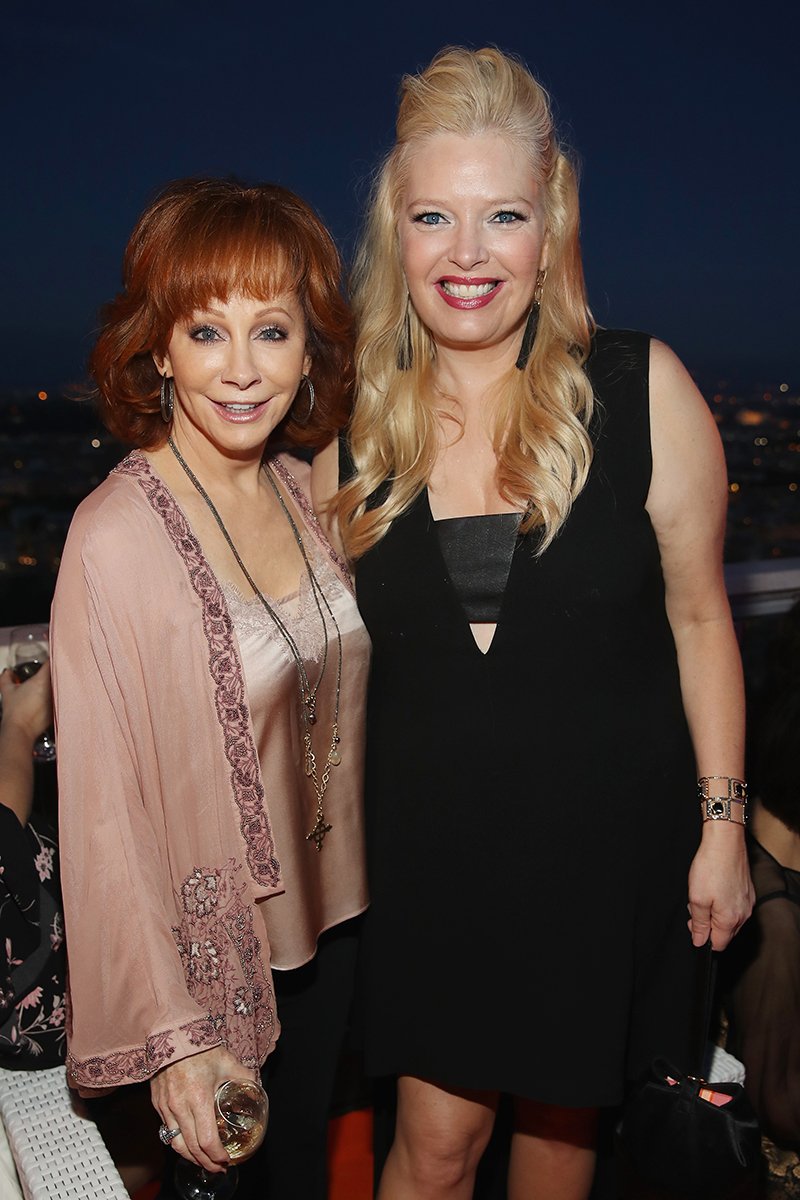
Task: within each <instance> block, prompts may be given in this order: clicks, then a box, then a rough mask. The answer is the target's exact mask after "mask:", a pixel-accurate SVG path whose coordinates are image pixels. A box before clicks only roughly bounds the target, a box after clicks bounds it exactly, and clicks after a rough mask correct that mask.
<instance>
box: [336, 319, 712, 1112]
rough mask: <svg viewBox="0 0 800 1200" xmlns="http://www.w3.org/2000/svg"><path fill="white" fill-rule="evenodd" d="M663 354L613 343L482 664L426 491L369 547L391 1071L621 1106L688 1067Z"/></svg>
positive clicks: (377, 911) (375, 952)
mask: <svg viewBox="0 0 800 1200" xmlns="http://www.w3.org/2000/svg"><path fill="white" fill-rule="evenodd" d="M648 358H649V339H648V338H647V337H646V335H644V334H636V333H629V332H606V331H601V332H598V334H597V336H596V339H595V345H594V351H593V354H592V356H591V359H590V361H589V363H588V364H587V370H588V373H589V376H590V378H591V380H592V383H593V385H594V388H595V391H596V394H597V398H598V402H599V403H598V411H597V415H596V417H595V420H594V424H593V429H592V435H593V440H594V443H595V456H594V461H593V464H592V469H591V472H590V476H589V480H588V482H587V485H586V487H585V488H584V490H583V492H582V494H581V495H580V496H579V497H578V499H577V501H576V503H575V505H574V506H573V510H572V513H571V515H570V517H569V519H568V521H567V522H566V524H565V526H564V528H563V529H562V530H561V532H560V534H559V536H558V537H557V538H556V539H555V541H554V542H553V543H552V544H551V546H550V547H549V548H548V549H547V551H546V552H545V553H544V554H542V555H541V556H539V557H536V556H535V554H534V553H533V549H534V543H533V541H532V540H531V539H526V538H523V539H520V543H521V544H520V546H519V547H518V549H517V551H516V553H515V554H514V556H513V559H512V564H511V569H510V572H509V577H508V582H507V585H506V588H505V592H504V595H503V600H502V605H501V609H500V613H499V618H498V622H497V629H496V631H495V634H494V639H493V641H492V644H491V647H490V649H489V651H488V652H487V653H486V654H482V653H481V651H480V650H479V649H478V647H477V645H476V643H475V641H474V639H473V637H472V633H471V631H470V628H469V623H468V621H467V618H466V616H465V614H464V611H463V609H462V606H461V603H460V600H459V597H458V595H457V594H456V590H455V589H454V587H453V584H452V581H451V579H450V576H449V573H448V570H447V568H446V566H445V562H444V559H443V556H442V553H441V549H440V546H439V538H438V534H437V531H436V524H435V523H434V522H433V520H432V517H431V512H430V507H429V504H428V499H427V493H425V492H423V493H422V494H421V495H420V496H419V497H418V498H417V499H416V501H415V502H414V504H413V505H412V506H411V507H410V508H409V510H408V511H407V512H406V513H405V514H403V516H401V517H400V518H398V519H397V520H396V521H395V522H394V523H393V525H392V527H391V529H390V530H389V532H388V533H387V535H386V536H385V537H384V538H383V539H382V540H381V541H380V542H378V543H377V544H376V545H375V546H374V547H372V548H371V550H370V551H369V552H368V553H367V554H366V555H365V556H364V557H363V558H362V560H361V561H360V563H359V564H358V568H357V592H358V599H359V605H360V607H361V611H362V614H363V616H364V619H365V622H366V625H367V628H368V631H369V633H370V637H371V638H372V643H373V666H372V681H371V689H370V695H369V711H368V737H367V834H368V854H369V867H370V890H371V895H372V907H371V910H370V915H369V917H368V921H367V931H366V939H365V940H366V946H365V953H364V964H365V965H364V988H365V991H364V1011H365V1017H366V1054H367V1064H368V1068H369V1070H370V1071H371V1072H372V1073H374V1074H391V1073H395V1072H401V1073H410V1074H417V1075H421V1076H424V1077H427V1078H434V1079H438V1080H441V1081H443V1082H446V1083H449V1084H451V1085H453V1086H462V1087H473V1088H499V1089H500V1090H502V1091H507V1092H512V1093H514V1094H518V1095H523V1096H530V1097H533V1098H536V1099H540V1100H543V1101H547V1102H550V1103H557V1104H567V1105H595V1104H613V1103H616V1102H617V1101H618V1100H619V1098H620V1096H621V1093H622V1089H623V1083H624V1078H625V1075H626V1074H637V1073H638V1072H639V1071H640V1070H642V1069H643V1068H644V1067H645V1066H646V1064H647V1062H648V1061H649V1059H650V1058H651V1057H653V1056H654V1055H656V1054H666V1055H671V1056H673V1057H674V1058H676V1059H677V1061H679V1062H680V1061H683V1060H684V1054H685V1053H686V1051H687V1049H688V1046H687V1041H688V1010H689V1006H690V1003H691V998H692V995H693V988H692V986H691V980H692V975H693V970H694V961H693V957H692V952H691V946H690V940H689V937H688V933H687V930H686V875H687V871H688V867H689V864H690V861H691V857H692V854H693V851H694V848H695V846H696V844H697V840H698V836H699V819H698V812H697V805H696V804H695V802H694V781H695V769H694V762H693V754H692V748H691V743H690V740H689V734H688V729H687V726H686V721H685V718H684V715H683V709H682V704H681V695H680V687H679V679H678V670H677V659H676V654H675V647H674V643H673V639H672V634H671V630H670V627H669V623H668V621H667V617H666V611H665V605H664V587H663V579H662V575H661V566H660V558H659V553H658V546H657V543H656V540H655V536H654V533H653V529H652V526H651V524H650V520H649V518H648V515H647V513H646V511H645V509H644V503H645V500H646V497H647V491H648V487H649V480H650V473H651V451H650V426H649V408H648V386H647V380H648Z"/></svg>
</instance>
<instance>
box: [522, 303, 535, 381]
mask: <svg viewBox="0 0 800 1200" xmlns="http://www.w3.org/2000/svg"><path fill="white" fill-rule="evenodd" d="M538 328H539V301H538V300H534V302H533V304H532V305H531V311H530V312H529V313H528V319H527V321H526V322H525V329H524V331H523V334H522V345H521V346H520V348H519V358H518V359H517V370H518V371H524V370H525V368H526V367H527V365H528V359H529V358H530V356H531V350H532V349H533V343H534V340H535V338H536V330H537V329H538Z"/></svg>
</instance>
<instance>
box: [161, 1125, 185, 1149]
mask: <svg viewBox="0 0 800 1200" xmlns="http://www.w3.org/2000/svg"><path fill="white" fill-rule="evenodd" d="M180 1134H181V1131H180V1129H170V1128H169V1126H168V1125H162V1126H161V1128H160V1129H159V1131H158V1136H159V1138H160V1140H161V1143H162V1145H164V1146H169V1145H170V1144H171V1143H172V1142H174V1141H175V1138H176V1137H180Z"/></svg>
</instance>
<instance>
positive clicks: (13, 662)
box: [8, 625, 56, 762]
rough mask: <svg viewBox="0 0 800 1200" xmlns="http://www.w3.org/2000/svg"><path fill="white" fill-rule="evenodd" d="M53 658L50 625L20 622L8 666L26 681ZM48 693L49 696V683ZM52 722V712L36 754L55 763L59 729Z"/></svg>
mask: <svg viewBox="0 0 800 1200" xmlns="http://www.w3.org/2000/svg"><path fill="white" fill-rule="evenodd" d="M49 658H50V634H49V630H48V627H47V626H46V625H20V626H19V627H18V628H16V629H12V630H11V638H10V641H9V652H8V665H9V667H10V668H11V669H12V671H13V672H14V675H15V676H16V679H17V682H18V683H24V682H25V681H26V680H28V679H30V678H31V677H32V676H33V675H35V674H36V673H37V672H38V671H39V670H40V668H41V667H42V665H43V664H44V663H46V662H47V661H48V659H49ZM48 674H49V672H48ZM43 687H44V685H42V688H40V689H37V691H41V690H43ZM47 693H48V697H49V684H48V686H47ZM48 704H49V700H48ZM51 722H52V713H51V714H50V718H49V720H48V728H46V729H45V730H44V732H43V733H41V735H40V736H39V737H37V739H36V741H35V742H34V745H33V757H34V759H35V760H36V762H53V761H54V759H55V757H56V740H55V731H54V729H53V727H52V724H51Z"/></svg>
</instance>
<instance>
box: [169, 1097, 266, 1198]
mask: <svg viewBox="0 0 800 1200" xmlns="http://www.w3.org/2000/svg"><path fill="white" fill-rule="evenodd" d="M214 1112H215V1114H216V1117H217V1129H218V1130H219V1139H220V1141H221V1142H222V1144H223V1146H224V1147H225V1149H226V1151H227V1153H228V1157H229V1158H230V1160H231V1162H232V1163H235V1162H244V1160H245V1159H247V1158H250V1156H251V1155H253V1154H255V1152H256V1150H257V1149H258V1148H259V1146H260V1145H261V1143H262V1142H263V1140H264V1135H265V1134H266V1132H267V1120H268V1117H269V1100H268V1099H267V1093H266V1092H265V1091H264V1089H263V1088H262V1086H261V1084H259V1083H254V1082H253V1080H252V1079H226V1080H225V1082H224V1083H221V1084H220V1085H219V1087H218V1088H217V1090H216V1092H215V1093H214ZM237 1184H238V1177H237V1172H236V1169H235V1167H229V1168H228V1170H227V1171H226V1172H225V1173H224V1174H212V1173H211V1172H209V1171H206V1170H204V1169H203V1168H202V1167H198V1166H196V1165H195V1164H194V1163H190V1162H187V1161H186V1159H179V1160H178V1165H177V1166H176V1168H175V1187H176V1190H177V1192H178V1195H179V1196H180V1197H181V1198H182V1200H228V1197H230V1196H233V1194H234V1192H235V1191H236V1187H237Z"/></svg>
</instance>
